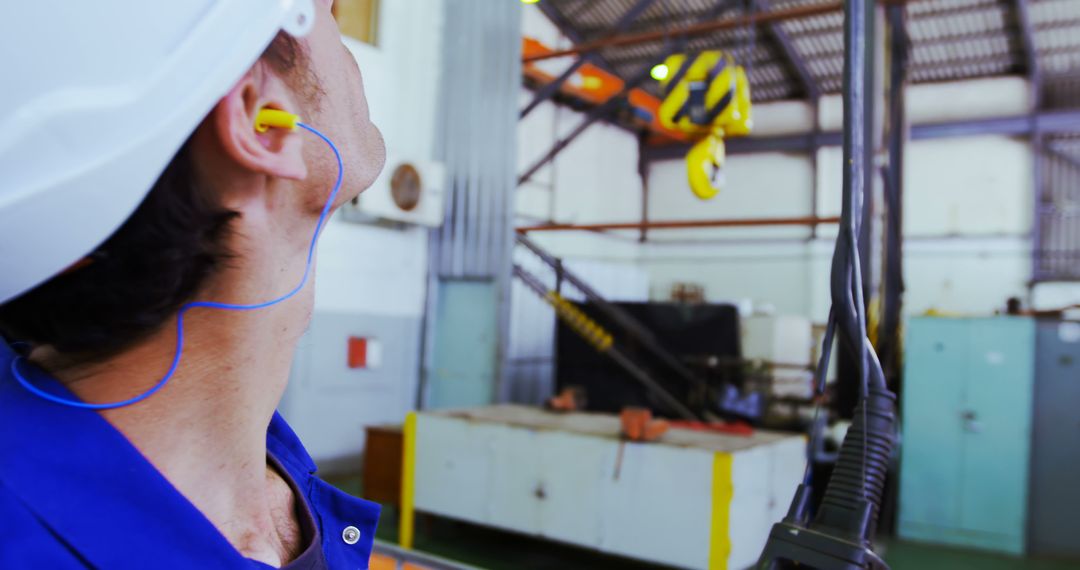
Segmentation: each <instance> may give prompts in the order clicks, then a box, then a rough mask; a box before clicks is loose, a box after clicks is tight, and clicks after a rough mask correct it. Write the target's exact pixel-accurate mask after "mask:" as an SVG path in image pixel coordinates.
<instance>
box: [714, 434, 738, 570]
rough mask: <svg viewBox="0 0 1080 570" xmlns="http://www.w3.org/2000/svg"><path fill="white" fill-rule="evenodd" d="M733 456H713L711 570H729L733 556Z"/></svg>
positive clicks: (721, 454)
mask: <svg viewBox="0 0 1080 570" xmlns="http://www.w3.org/2000/svg"><path fill="white" fill-rule="evenodd" d="M732 459H733V458H732V456H731V454H730V453H717V454H715V455H713V479H712V528H711V529H710V531H709V570H727V567H728V557H729V556H730V555H731V498H732V496H733V495H734V492H735V489H734V488H733V487H732V484H731V465H732Z"/></svg>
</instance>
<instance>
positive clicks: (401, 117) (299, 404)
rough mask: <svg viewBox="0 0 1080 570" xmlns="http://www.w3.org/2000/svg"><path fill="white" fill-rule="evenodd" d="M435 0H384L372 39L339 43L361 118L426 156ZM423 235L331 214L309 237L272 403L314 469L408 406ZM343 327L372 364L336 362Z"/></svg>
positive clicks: (406, 150) (435, 64)
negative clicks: (364, 105)
mask: <svg viewBox="0 0 1080 570" xmlns="http://www.w3.org/2000/svg"><path fill="white" fill-rule="evenodd" d="M442 5H443V3H442V2H441V0H412V1H410V2H383V3H382V10H381V13H380V30H379V45H378V46H369V45H366V44H361V43H359V42H355V41H349V40H347V41H346V44H347V46H348V47H349V49H350V50H351V51H352V52H353V55H354V56H356V59H357V61H358V63H359V65H360V69H361V72H362V73H363V75H364V83H365V90H366V93H367V98H368V102H369V105H370V108H371V115H372V120H373V121H374V122H375V124H376V125H378V127H379V128H380V129H381V131H382V133H383V136H384V138H385V139H386V144H387V150H388V154H391V155H396V156H399V157H403V158H407V159H413V160H430V159H432V158H434V157H433V154H434V146H435V145H434V142H435V138H436V136H437V121H436V117H437V101H438V100H437V97H438V89H437V86H438V81H439V74H440V62H441V61H442V59H441V57H440V53H441V49H442ZM402 70H407V72H405V73H403V72H402ZM427 244H428V230H427V229H426V228H419V227H407V228H401V229H395V228H388V227H379V226H373V225H360V224H355V223H349V222H345V221H344V220H342V219H341V216H340V215H339V216H335V217H334V218H333V219H332V220H331V221H330V223H329V224H328V225H327V227H326V229H325V230H324V232H323V234H322V236H321V238H320V241H319V249H318V267H317V273H316V278H315V281H316V285H315V287H316V290H315V317H314V319H313V324H312V328H311V330H310V331H309V332H308V334H307V335H305V337H304V338H303V339H302V340H301V342H300V345H299V347H298V350H297V357H296V360H295V362H294V367H293V374H292V378H291V379H290V383H289V388H288V390H287V391H286V394H285V397H284V399H283V400H282V404H281V408H280V409H281V412H282V414H283V415H284V416H285V417H286V419H288V421H289V422H290V424H292V426H293V428H294V429H295V430H296V431H297V433H298V434H299V435H300V437H301V438H302V439H303V440H304V442H305V444H306V446H307V448H308V450H309V452H310V453H311V454H312V456H313V457H314V458H315V459H316V461H318V462H319V463H320V466H321V467H323V468H324V469H330V470H334V469H337V468H341V467H345V468H348V469H350V470H354V469H356V467H357V465H358V464H357V462H356V456H357V455H358V454H359V453H360V452H361V450H362V446H363V443H364V432H363V426H365V425H373V424H380V423H388V422H400V421H402V420H403V418H404V416H405V413H406V412H407V411H408V410H409V409H411V408H412V406H413V403H414V398H415V394H416V383H417V374H418V370H419V366H418V363H419V360H420V334H419V330H420V322H421V319H422V316H423V311H424V301H425V284H426V279H427V254H428V251H427V249H428V247H427ZM317 329H318V330H317ZM349 335H357V336H363V337H367V338H375V339H377V340H378V341H379V342H380V343H381V345H382V351H383V355H384V356H383V361H384V364H383V365H382V367H381V368H380V369H378V370H372V371H357V370H349V369H347V368H346V367H345V348H346V337H347V336H349Z"/></svg>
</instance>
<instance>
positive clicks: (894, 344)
mask: <svg viewBox="0 0 1080 570" xmlns="http://www.w3.org/2000/svg"><path fill="white" fill-rule="evenodd" d="M887 11H888V15H887V17H888V43H889V58H888V62H889V64H888V69H889V95H888V119H887V122H888V127H889V130H888V135H887V137H888V160H887V164H886V166H885V168H884V171H883V172H884V176H885V179H884V181H885V194H884V195H885V240H884V248H883V249H884V253H883V256H882V277H881V282H882V297H881V324H880V328H879V332H878V352H879V354H880V355H881V364H882V367H883V368H884V372H885V378H886V381H887V382H888V383H889V384H890V385H891V386H892V387H894V388H895V387H897V386H898V382H899V378H900V358H899V356H900V351H899V348H900V320H901V313H902V309H903V291H904V268H903V261H904V254H903V248H904V237H903V236H904V233H903V231H904V227H903V223H904V216H903V207H904V201H903V195H904V149H905V146H906V144H907V138H908V124H907V117H906V113H905V90H906V82H907V58H908V38H907V32H906V13H905V10H904V7H903V6H898V5H890V6H889V7H888V8H887Z"/></svg>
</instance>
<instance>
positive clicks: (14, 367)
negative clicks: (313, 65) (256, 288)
mask: <svg viewBox="0 0 1080 570" xmlns="http://www.w3.org/2000/svg"><path fill="white" fill-rule="evenodd" d="M297 126H299V127H301V128H303V129H306V130H308V131H310V132H311V133H313V134H314V135H315V136H317V137H319V138H320V139H322V140H323V142H325V143H326V144H327V145H329V146H330V150H332V151H333V152H334V159H336V160H337V168H338V173H337V181H336V182H334V189H333V190H332V191H331V192H330V197H329V198H327V199H326V205H325V206H323V209H322V213H321V214H320V215H319V223H318V224H316V226H315V233H314V235H312V236H311V245H309V246H308V254H307V263H306V264H305V265H304V276H303V277H302V278H301V279H300V283H299V284H298V285H297V286H296V287H295V288H293V290H292V291H289V292H288V293H286V294H284V295H282V296H281V297H278V298H277V299H273V300H270V301H265V302H263V303H255V304H253V305H236V304H231V303H217V302H214V301H192V302H190V303H186V304H185V305H184V306H182V307H180V311H179V312H178V313H177V315H176V352H175V354H174V355H173V359H172V364H171V365H169V370H168V371H167V372H166V373H165V376H163V377H162V378H161V380H158V382H157V384H155V385H154V386H153V387H152V388H150V389H149V390H147V391H145V392H143V393H142V394H139V395H138V396H135V397H134V398H131V399H129V400H123V401H120V402H113V403H108V404H89V403H86V402H80V401H78V400H70V399H67V398H62V397H60V396H57V395H55V394H50V393H48V392H46V391H44V390H42V389H41V388H38V387H37V386H34V385H33V384H31V383H30V381H29V380H27V379H26V377H25V376H23V375H22V373H21V372H19V368H18V364H19V362H20V361H21V360H22V359H23V357H22V356H18V357H15V358H13V359H12V360H11V373H12V375H13V376H15V379H16V380H18V382H19V384H22V387H23V388H26V389H27V390H29V391H30V392H31V393H32V394H34V395H36V396H40V397H42V398H44V399H46V400H49V401H50V402H55V403H57V404H63V405H65V406H71V407H73V408H83V409H88V410H111V409H114V408H122V407H124V406H130V405H132V404H135V403H138V402H141V401H143V400H145V399H147V398H149V397H150V396H153V395H154V393H156V392H157V391H158V390H160V389H162V388H163V387H164V386H165V384H166V383H168V381H169V380H170V379H171V378H172V377H173V376H174V375H175V374H176V370H177V369H178V368H180V357H181V356H182V355H183V351H184V315H186V314H187V312H188V311H190V310H191V309H221V310H225V311H254V310H257V309H265V308H267V307H271V306H273V305H276V304H278V303H281V302H283V301H287V300H289V299H290V298H292V297H293V296H294V295H296V294H297V293H299V292H300V290H301V289H303V288H304V285H306V284H307V280H308V277H309V276H310V275H311V264H312V262H313V261H314V259H315V245H316V244H317V243H318V240H319V233H321V232H322V230H323V227H324V226H325V225H326V220H327V218H328V217H329V216H330V210H331V209H332V208H333V205H334V199H335V198H337V195H338V192H339V191H340V190H341V181H342V179H343V178H344V176H345V167H344V165H343V164H342V162H341V153H340V152H338V149H337V147H336V146H334V143H333V142H331V141H330V139H329V138H327V136H326V135H324V134H322V133H321V132H319V131H318V130H316V129H315V128H314V127H311V126H309V125H306V124H304V123H299V122H298V123H297Z"/></svg>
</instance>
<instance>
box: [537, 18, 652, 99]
mask: <svg viewBox="0 0 1080 570" xmlns="http://www.w3.org/2000/svg"><path fill="white" fill-rule="evenodd" d="M655 1H656V0H638V2H637V4H634V5H633V6H631V7H630V9H629V10H627V11H626V13H625V14H623V15H622V17H621V18H619V21H618V22H616V23H615V27H614V30H613V31H612V33H611V34H612V35H614V34H618V33H621V32H624V31H626V29H627V28H628V27H630V25H631V24H633V23H634V20H637V19H638V16H641V15H642V14H643V13H645V10H648V9H649V6H652V4H653V3H654V2H655ZM540 9H541V10H543V12H544V15H546V16H547V17H548V18H549V19H551V21H552V22H554V23H555V26H556V27H558V28H559V30H560V31H562V33H563V34H565V35H566V37H568V38H571V39H572V40H573V41H574V43H580V42H581V36H580V35H578V34H577V33H576V32H574V31H573V28H572V27H571V26H570V25H569V24H568V23H566V22H565V20H563V19H562V18H561V17H560V16H559V15H558V14H557V13H556V12H555V10H554V9H553V8H551V7H550V6H548V5H547V2H541V8H540ZM556 19H558V21H557V20H556ZM570 34H573V36H571V35H570ZM575 38H576V39H575ZM592 57H594V56H593V54H585V55H584V56H582V57H579V58H578V59H577V60H576V61H574V63H573V64H572V65H571V66H570V67H569V68H567V69H566V71H564V72H562V75H560V76H559V77H558V78H556V79H555V81H552V82H551V83H548V84H547V85H545V86H543V87H541V88H540V89H539V90H538V91H537V92H536V95H535V96H533V100H532V101H530V102H529V104H528V105H526V106H525V108H524V109H522V110H521V114H520V115H519V117H518V118H519V119H524V118H525V117H526V116H528V114H529V113H531V112H532V111H533V109H536V108H537V107H539V106H540V104H541V103H543V102H544V101H547V100H548V99H550V98H552V97H553V96H554V95H555V94H556V93H558V92H559V89H560V88H561V87H562V84H563V83H565V82H566V80H567V79H570V76H572V75H573V74H574V73H575V72H576V71H577V70H578V69H581V66H582V65H585V63H586V62H587V61H589V59H590V58H592Z"/></svg>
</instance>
